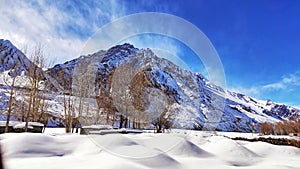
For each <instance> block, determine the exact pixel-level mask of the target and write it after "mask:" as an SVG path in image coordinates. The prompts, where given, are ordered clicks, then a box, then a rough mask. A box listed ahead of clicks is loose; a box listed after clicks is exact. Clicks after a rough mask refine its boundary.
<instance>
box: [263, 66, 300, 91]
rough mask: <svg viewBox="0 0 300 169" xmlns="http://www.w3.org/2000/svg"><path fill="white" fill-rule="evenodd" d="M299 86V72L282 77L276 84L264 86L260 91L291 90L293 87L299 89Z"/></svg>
mask: <svg viewBox="0 0 300 169" xmlns="http://www.w3.org/2000/svg"><path fill="white" fill-rule="evenodd" d="M299 86H300V71H297V72H295V73H292V74H288V75H285V76H282V78H281V79H280V80H279V81H278V82H274V83H270V84H266V85H264V86H262V89H264V90H274V91H276V90H283V89H288V90H293V87H299Z"/></svg>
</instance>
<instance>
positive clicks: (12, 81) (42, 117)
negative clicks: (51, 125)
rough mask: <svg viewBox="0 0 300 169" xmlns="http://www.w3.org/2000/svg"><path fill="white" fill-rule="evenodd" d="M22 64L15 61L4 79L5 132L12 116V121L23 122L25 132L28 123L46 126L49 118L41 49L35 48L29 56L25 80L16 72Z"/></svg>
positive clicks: (43, 60)
mask: <svg viewBox="0 0 300 169" xmlns="http://www.w3.org/2000/svg"><path fill="white" fill-rule="evenodd" d="M22 62H24V61H19V60H18V61H15V65H14V67H13V68H12V69H11V71H10V72H9V74H8V75H7V76H6V77H5V78H4V82H5V83H6V86H8V88H7V93H8V94H9V100H8V108H7V113H6V126H5V132H8V129H9V122H10V120H11V117H12V115H13V116H14V119H17V120H20V121H23V122H25V131H28V122H29V121H33V122H41V123H43V124H44V125H46V124H47V123H48V118H49V116H50V115H49V114H48V113H47V108H48V106H49V105H48V103H47V101H46V93H45V92H46V91H45V88H44V86H43V85H44V84H43V83H42V82H43V80H44V78H45V77H44V75H43V72H42V69H41V68H40V67H44V66H45V59H44V54H43V51H42V48H41V47H36V48H35V50H34V52H33V53H32V55H31V62H30V63H25V66H29V67H28V70H27V72H25V74H26V75H27V78H26V79H25V78H24V77H21V76H20V75H21V73H22V72H18V71H19V70H20V69H19V66H24V65H20V64H21V63H22ZM9 76H10V77H9ZM22 78H23V79H22Z"/></svg>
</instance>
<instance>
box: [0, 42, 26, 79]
mask: <svg viewBox="0 0 300 169" xmlns="http://www.w3.org/2000/svg"><path fill="white" fill-rule="evenodd" d="M31 64H32V62H31V61H30V60H29V59H28V58H27V57H26V56H25V55H24V54H23V53H22V52H21V51H20V50H19V49H17V48H16V47H15V46H14V45H13V44H12V43H11V42H10V41H8V40H3V39H0V72H4V71H7V70H10V71H11V73H12V75H13V73H15V74H18V75H20V74H21V72H22V71H24V72H28V71H29V68H30V65H31Z"/></svg>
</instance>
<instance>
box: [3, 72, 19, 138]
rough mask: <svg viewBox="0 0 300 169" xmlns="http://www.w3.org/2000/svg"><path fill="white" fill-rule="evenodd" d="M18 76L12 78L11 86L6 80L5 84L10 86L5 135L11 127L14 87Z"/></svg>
mask: <svg viewBox="0 0 300 169" xmlns="http://www.w3.org/2000/svg"><path fill="white" fill-rule="evenodd" d="M16 77H17V75H15V76H14V77H13V78H12V82H11V84H9V83H8V82H7V81H6V80H5V83H6V84H7V85H9V90H10V91H9V101H8V110H7V115H6V125H5V133H7V132H8V127H9V121H10V116H11V113H12V108H13V102H14V87H15V80H16Z"/></svg>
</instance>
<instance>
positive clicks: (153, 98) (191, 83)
mask: <svg viewBox="0 0 300 169" xmlns="http://www.w3.org/2000/svg"><path fill="white" fill-rule="evenodd" d="M0 44H4V45H2V46H0V50H1V53H0V54H1V55H0V61H1V62H0V68H1V70H2V71H4V70H9V69H11V68H12V67H13V65H14V64H15V63H16V62H20V64H19V65H22V66H21V67H20V68H19V69H20V70H27V69H28V64H29V63H30V62H29V61H28V59H27V58H26V57H25V56H24V55H22V54H20V53H18V51H17V52H16V50H15V51H14V48H12V49H10V50H8V49H9V47H5V46H12V45H11V43H9V42H8V41H3V40H1V41H0ZM5 44H9V45H5ZM3 46H4V47H3ZM7 51H10V52H7ZM21 63H22V64H21ZM44 74H45V77H46V82H47V83H51V84H52V85H48V86H51V87H50V88H49V90H51V91H55V92H56V93H57V95H59V93H62V92H64V93H71V94H75V93H78V92H79V91H83V90H85V91H87V92H85V95H84V97H85V96H89V97H93V98H100V99H98V101H97V103H98V104H97V106H99V107H101V108H104V109H109V108H110V107H109V106H111V105H114V111H117V112H124V111H125V109H126V112H127V111H128V112H131V113H133V112H135V113H136V112H143V113H145V112H146V113H148V114H150V115H151V114H153V113H155V112H157V111H164V109H167V110H168V111H169V112H172V118H173V123H174V125H175V126H176V127H177V128H191V129H211V130H214V129H216V130H222V131H244V132H245V131H250V129H251V124H252V122H254V123H256V124H257V123H260V122H264V121H280V120H286V119H294V118H296V117H298V116H299V115H300V111H299V110H298V109H296V108H293V107H290V106H285V105H282V104H276V103H273V102H271V101H261V100H257V99H254V98H251V97H249V96H245V95H243V94H239V93H235V92H231V91H228V90H226V89H222V88H221V87H218V86H216V85H214V84H213V83H212V82H210V81H209V80H207V79H206V78H205V77H203V76H202V75H201V74H200V73H194V72H191V71H188V70H185V69H182V68H180V67H178V66H177V65H175V64H173V63H172V62H170V61H168V60H166V59H163V58H159V57H158V56H156V55H155V54H154V53H153V52H152V51H151V50H150V49H137V48H135V47H134V46H133V45H130V44H123V45H118V46H115V47H112V48H111V49H109V50H107V51H104V50H101V51H99V52H96V53H94V54H91V55H88V56H81V57H79V58H77V59H74V60H71V61H68V62H66V63H64V64H58V65H55V66H54V67H52V68H50V69H48V70H47V71H46V72H44ZM104 100H109V101H107V102H104ZM94 106H95V105H94ZM56 113H57V112H56ZM61 113H63V112H61ZM129 116H130V115H129Z"/></svg>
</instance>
